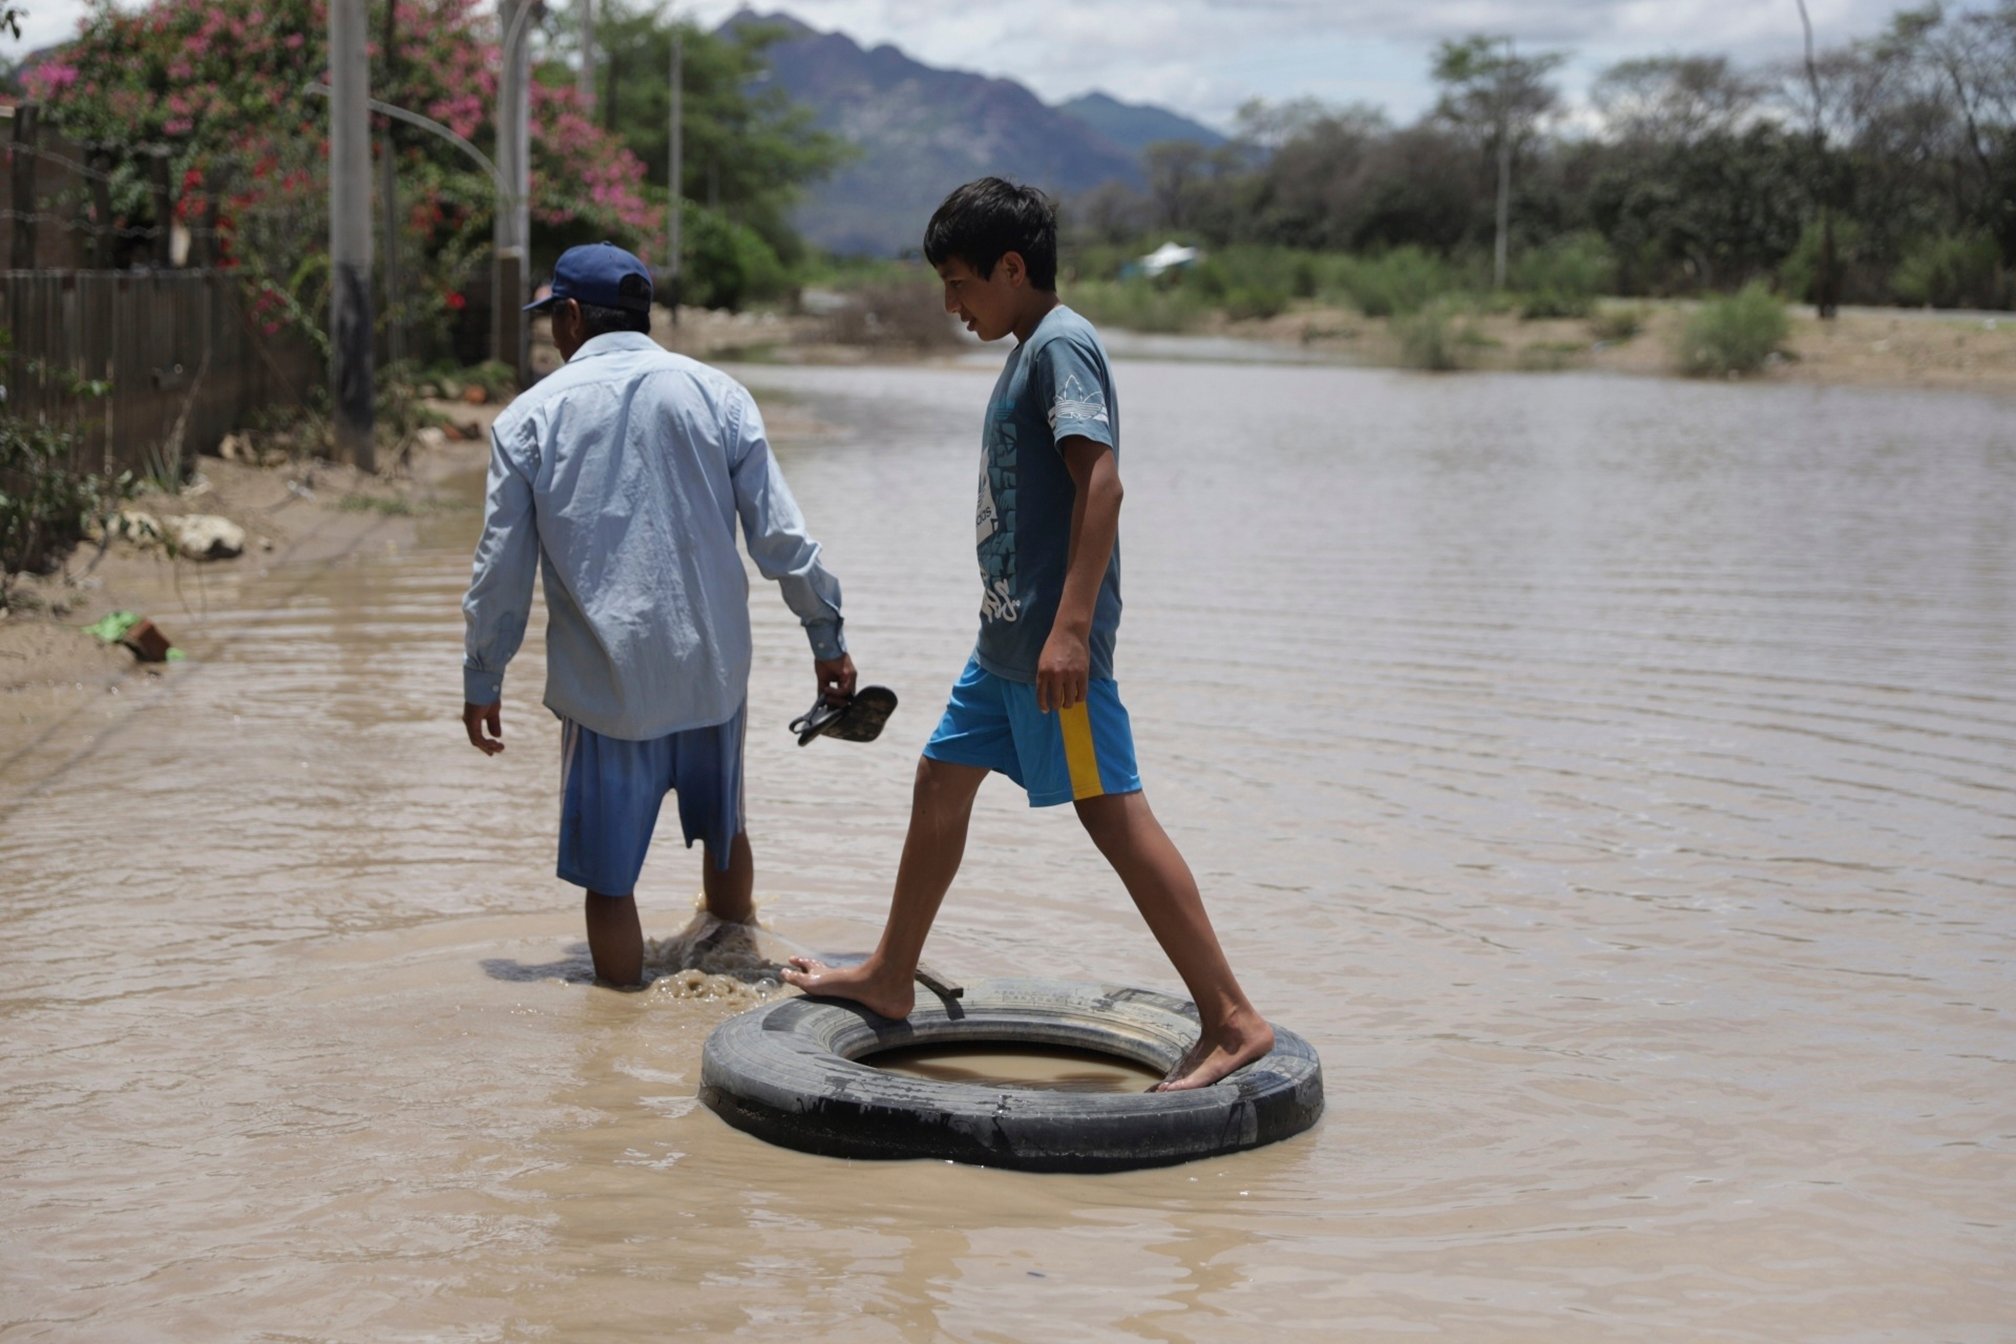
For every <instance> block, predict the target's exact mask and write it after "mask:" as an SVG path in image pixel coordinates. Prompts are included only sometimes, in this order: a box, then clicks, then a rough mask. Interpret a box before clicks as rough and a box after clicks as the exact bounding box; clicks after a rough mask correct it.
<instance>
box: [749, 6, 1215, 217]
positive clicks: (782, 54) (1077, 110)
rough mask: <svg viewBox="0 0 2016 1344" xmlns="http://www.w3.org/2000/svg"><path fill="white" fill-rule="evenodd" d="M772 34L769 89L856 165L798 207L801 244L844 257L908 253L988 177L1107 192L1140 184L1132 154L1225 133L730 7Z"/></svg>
mask: <svg viewBox="0 0 2016 1344" xmlns="http://www.w3.org/2000/svg"><path fill="white" fill-rule="evenodd" d="M750 23H761V24H763V25H765V26H767V27H770V28H775V29H782V30H783V31H784V33H785V36H784V38H783V39H782V40H780V41H778V42H776V43H775V44H773V45H772V46H771V47H770V48H769V49H768V52H767V55H768V58H769V63H770V73H769V79H770V80H771V81H773V82H774V83H775V85H776V86H777V87H779V88H781V89H783V90H784V91H785V92H786V93H787V94H788V95H789V96H790V97H791V98H792V99H793V100H794V101H796V102H798V103H801V104H803V105H805V106H806V107H808V108H810V109H811V111H812V113H813V116H814V118H815V119H816V122H817V124H818V126H819V127H820V128H821V129H822V130H826V131H830V132H832V133H833V134H835V135H837V136H839V137H840V138H841V139H843V140H845V141H847V142H848V143H850V144H852V145H853V146H854V147H855V150H856V156H855V157H854V158H853V159H852V160H851V161H849V162H848V163H847V164H845V165H844V166H842V167H841V168H840V169H838V170H837V171H836V172H835V173H834V174H833V175H832V176H831V177H829V178H827V179H826V180H824V181H823V182H819V183H815V184H814V185H813V186H812V187H811V188H810V189H809V190H808V191H807V192H806V196H805V199H804V201H803V203H802V204H801V205H800V207H799V209H798V211H797V215H796V223H797V225H798V228H799V231H800V232H801V233H802V234H803V235H804V236H805V238H806V240H807V241H809V242H811V243H813V244H815V245H816V246H819V247H822V248H825V249H826V250H827V251H830V252H834V253H838V254H841V255H852V256H894V255H897V254H900V253H902V252H905V251H914V250H915V249H916V248H917V246H918V243H919V240H920V238H921V237H922V235H923V232H924V223H925V221H926V220H927V219H929V218H930V217H931V212H932V211H933V210H934V209H936V208H937V206H938V203H939V202H940V201H941V200H943V199H944V198H945V193H946V192H948V191H950V190H951V189H952V188H953V187H956V186H958V185H959V184H960V183H961V182H966V181H970V180H971V179H973V178H976V177H983V176H986V175H987V174H990V173H992V174H997V175H999V176H1001V177H1006V178H1008V179H1010V180H1012V181H1017V182H1027V183H1030V184H1032V185H1035V186H1038V187H1041V188H1043V189H1044V190H1045V191H1047V192H1049V193H1050V194H1051V195H1053V196H1057V197H1060V198H1068V197H1071V196H1074V195H1076V194H1078V193H1080V192H1084V191H1088V190H1090V189H1092V188H1093V187H1097V186H1100V185H1101V184H1103V183H1107V182H1124V183H1127V184H1129V185H1133V186H1140V185H1141V184H1142V182H1143V175H1142V167H1141V152H1142V150H1143V149H1144V148H1146V147H1147V146H1148V145H1150V144H1153V143H1155V142H1156V141H1159V140H1193V141H1196V142H1198V143H1201V144H1206V145H1216V144H1221V143H1223V141H1224V138H1225V137H1224V136H1222V135H1220V134H1218V133H1217V132H1216V131H1213V130H1211V129H1210V128H1209V127H1206V126H1202V125H1199V124H1198V123H1197V122H1194V121H1191V120H1189V119H1187V118H1185V117H1182V116H1179V115H1177V114H1176V113H1174V112H1170V111H1168V110H1166V109H1164V108H1159V107H1153V106H1144V105H1136V104H1129V103H1123V102H1120V101H1118V100H1117V99H1114V98H1111V97H1108V96H1107V95H1106V94H1103V93H1096V92H1095V93H1089V94H1085V95H1083V96H1081V97H1078V98H1074V99H1072V100H1071V101H1069V102H1067V103H1064V104H1062V105H1061V106H1057V107H1052V106H1050V105H1049V104H1046V103H1045V102H1044V101H1043V100H1042V99H1040V98H1038V97H1037V96H1036V95H1035V94H1034V93H1032V92H1030V91H1029V90H1028V89H1027V88H1025V87H1024V86H1023V85H1021V84H1018V83H1016V82H1015V81H1014V80H1009V79H994V78H990V77H988V76H986V75H979V74H974V73H972V72H970V71H963V70H943V69H938V68H936V67H933V66H929V65H925V64H923V63H922V62H920V61H917V60H913V59H912V58H910V57H909V56H906V55H905V54H904V53H903V52H901V51H899V50H898V49H897V48H895V47H893V46H890V45H887V44H884V45H881V46H877V47H872V48H867V49H863V48H862V47H861V46H860V45H859V44H857V43H856V42H855V41H854V40H853V39H852V38H849V37H848V36H846V35H845V34H843V33H822V32H819V31H818V30H816V29H814V28H812V27H810V26H808V25H806V24H804V23H802V22H800V21H799V20H797V19H795V18H793V17H791V16H790V15H788V14H758V13H756V12H754V11H751V10H746V9H745V10H741V11H739V12H738V13H736V14H735V15H734V16H733V17H732V18H730V19H728V20H727V21H726V23H724V24H723V27H724V28H733V27H736V26H739V25H743V24H750Z"/></svg>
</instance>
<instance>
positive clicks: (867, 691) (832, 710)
mask: <svg viewBox="0 0 2016 1344" xmlns="http://www.w3.org/2000/svg"><path fill="white" fill-rule="evenodd" d="M895 712H896V692H894V691H892V690H890V689H889V688H888V687H887V686H863V687H862V688H861V689H860V690H858V691H856V692H855V693H854V697H853V698H852V699H851V700H849V701H848V702H847V703H846V704H844V705H834V704H828V703H827V702H826V701H825V700H823V699H822V700H820V701H819V702H818V703H817V704H815V705H813V706H812V708H810V709H808V710H806V711H805V712H804V713H803V714H800V715H799V716H798V717H797V718H795V719H793V720H791V731H792V732H794V733H796V734H798V745H799V746H801V747H803V746H809V745H810V744H811V742H812V739H813V738H815V737H837V738H839V739H840V740H841V741H842V742H873V741H874V740H875V739H876V738H878V737H880V736H881V735H882V725H884V724H886V723H888V722H889V716H890V715H891V714H893V713H895Z"/></svg>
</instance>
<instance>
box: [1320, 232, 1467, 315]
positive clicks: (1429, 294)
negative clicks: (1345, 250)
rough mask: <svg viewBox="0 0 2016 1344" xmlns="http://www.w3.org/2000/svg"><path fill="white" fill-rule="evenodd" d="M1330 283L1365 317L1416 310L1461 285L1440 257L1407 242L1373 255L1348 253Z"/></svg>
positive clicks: (1454, 273)
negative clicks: (1389, 250) (1406, 244)
mask: <svg viewBox="0 0 2016 1344" xmlns="http://www.w3.org/2000/svg"><path fill="white" fill-rule="evenodd" d="M1331 284H1332V285H1333V286H1334V287H1335V288H1336V289H1337V290H1339V291H1341V292H1342V295H1343V297H1344V298H1345V299H1347V300H1348V301H1349V302H1350V303H1351V304H1352V306H1353V307H1355V308H1357V309H1358V311H1359V312H1361V313H1363V314H1365V316H1367V317H1394V316H1397V315H1399V314H1402V313H1412V312H1418V311H1419V310H1420V309H1422V308H1423V307H1424V306H1426V305H1427V304H1428V303H1429V302H1430V301H1431V300H1434V299H1436V298H1439V297H1440V296H1442V295H1444V294H1448V293H1450V292H1452V291H1454V290H1457V289H1459V288H1461V282H1460V280H1459V279H1458V277H1457V275H1456V272H1455V269H1454V268H1453V267H1451V266H1450V265H1449V263H1448V262H1446V261H1444V260H1443V259H1442V258H1440V257H1437V256H1434V255H1433V254H1431V253H1428V252H1425V251H1423V250H1422V249H1420V248H1418V247H1415V246H1413V245H1412V244H1409V245H1408V246H1406V247H1396V248H1394V249H1393V250H1392V251H1391V252H1387V253H1384V254H1383V255H1380V256H1376V257H1347V258H1344V259H1343V260H1342V262H1341V263H1340V264H1339V265H1337V266H1336V267H1335V269H1334V271H1333V274H1332V278H1331Z"/></svg>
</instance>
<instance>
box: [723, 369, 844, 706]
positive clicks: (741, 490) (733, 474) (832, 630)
mask: <svg viewBox="0 0 2016 1344" xmlns="http://www.w3.org/2000/svg"><path fill="white" fill-rule="evenodd" d="M738 410H739V414H738V416H737V418H736V421H735V424H734V426H733V428H734V439H733V440H732V451H733V452H734V453H735V454H737V456H736V457H735V460H734V463H733V466H732V467H731V469H730V479H731V481H732V482H733V484H734V487H735V511H736V512H737V513H738V514H740V515H741V518H742V537H743V542H744V544H745V545H747V546H748V548H749V558H750V559H751V560H753V561H755V562H756V569H757V572H759V573H760V574H762V575H763V577H764V578H766V579H772V580H775V581H776V584H777V587H778V589H779V591H781V592H782V593H783V595H784V605H785V606H787V607H789V608H791V610H792V612H793V613H795V614H796V615H797V617H798V619H799V621H800V623H802V624H803V625H804V627H805V637H806V639H807V640H808V641H810V643H811V645H812V667H813V674H814V676H815V677H816V678H817V679H818V682H819V694H820V695H821V696H822V697H823V698H824V699H826V700H827V701H829V702H831V703H834V704H839V703H841V702H843V701H845V700H847V699H848V698H850V697H851V696H852V695H853V694H854V684H855V672H854V660H853V659H852V658H850V657H848V656H847V639H846V636H845V635H844V634H843V633H842V632H841V625H842V621H841V616H840V581H839V580H838V579H836V578H834V577H833V574H832V572H831V571H829V570H828V569H827V568H826V566H825V564H824V563H823V562H822V561H821V560H820V556H819V543H818V542H816V541H814V540H812V538H811V537H809V536H808V535H806V532H805V516H804V515H803V514H802V513H800V512H799V511H798V501H797V500H796V499H794V498H793V497H792V495H791V487H790V486H789V485H787V484H785V482H784V473H783V471H782V470H780V469H779V468H778V466H777V459H776V458H775V457H773V456H772V455H771V453H770V440H769V438H768V437H767V436H766V435H765V434H764V432H763V418H762V415H761V414H760V413H759V412H758V411H757V409H756V405H755V403H754V402H753V401H749V400H747V399H746V397H745V399H744V401H743V403H742V405H741V406H740V407H739V408H738Z"/></svg>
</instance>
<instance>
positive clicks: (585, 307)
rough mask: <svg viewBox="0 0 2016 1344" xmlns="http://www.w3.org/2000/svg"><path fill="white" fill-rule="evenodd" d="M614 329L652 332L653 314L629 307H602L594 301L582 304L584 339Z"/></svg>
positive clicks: (590, 338)
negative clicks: (635, 310)
mask: <svg viewBox="0 0 2016 1344" xmlns="http://www.w3.org/2000/svg"><path fill="white" fill-rule="evenodd" d="M612 331H641V332H643V333H644V334H645V335H646V336H649V335H650V334H651V314H650V312H649V311H648V310H646V311H645V312H641V313H635V312H631V311H630V310H629V309H627V308H602V307H598V306H597V305H595V304H592V303H584V304H581V332H582V339H583V340H593V339H594V338H595V337H597V336H606V335H608V334H609V333H610V332H612Z"/></svg>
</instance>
